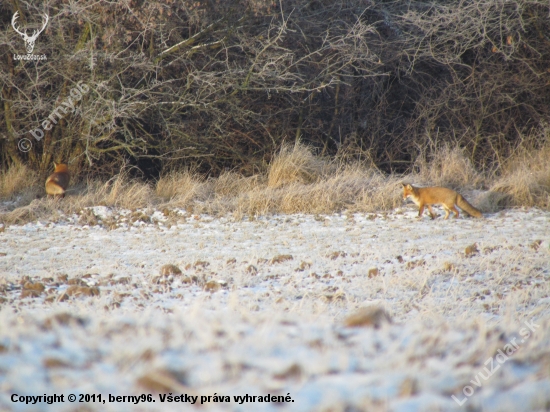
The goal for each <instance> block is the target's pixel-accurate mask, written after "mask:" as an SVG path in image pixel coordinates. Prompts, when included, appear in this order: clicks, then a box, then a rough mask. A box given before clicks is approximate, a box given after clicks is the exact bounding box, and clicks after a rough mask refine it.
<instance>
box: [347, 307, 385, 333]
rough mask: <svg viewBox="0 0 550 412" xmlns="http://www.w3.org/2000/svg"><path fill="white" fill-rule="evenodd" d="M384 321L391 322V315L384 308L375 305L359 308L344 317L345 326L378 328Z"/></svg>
mask: <svg viewBox="0 0 550 412" xmlns="http://www.w3.org/2000/svg"><path fill="white" fill-rule="evenodd" d="M385 322H387V323H391V317H390V315H388V313H387V312H386V311H385V310H384V309H382V308H380V307H377V306H369V307H364V308H360V309H358V310H356V311H355V312H354V313H352V314H351V315H349V316H348V317H347V318H346V319H344V325H345V326H347V327H359V326H370V327H374V328H379V327H380V326H381V325H382V324H383V323H385Z"/></svg>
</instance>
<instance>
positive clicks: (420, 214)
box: [418, 205, 424, 217]
mask: <svg viewBox="0 0 550 412" xmlns="http://www.w3.org/2000/svg"><path fill="white" fill-rule="evenodd" d="M423 213H424V205H418V217H422V214H423Z"/></svg>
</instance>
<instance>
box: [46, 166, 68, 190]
mask: <svg viewBox="0 0 550 412" xmlns="http://www.w3.org/2000/svg"><path fill="white" fill-rule="evenodd" d="M54 165H55V170H54V172H53V173H52V174H51V175H50V176H49V177H48V178H47V179H46V193H47V194H48V195H52V196H56V197H57V196H59V197H65V191H66V190H67V187H68V186H69V179H70V175H69V168H68V167H67V165H66V164H65V163H55V162H54Z"/></svg>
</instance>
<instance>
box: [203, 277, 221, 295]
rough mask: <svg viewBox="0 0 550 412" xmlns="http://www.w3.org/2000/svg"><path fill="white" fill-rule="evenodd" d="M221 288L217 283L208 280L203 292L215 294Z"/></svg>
mask: <svg viewBox="0 0 550 412" xmlns="http://www.w3.org/2000/svg"><path fill="white" fill-rule="evenodd" d="M221 288H222V285H220V284H219V282H217V281H215V280H209V281H208V282H206V284H205V285H204V290H205V291H207V292H211V293H214V292H217V291H218V290H220V289H221Z"/></svg>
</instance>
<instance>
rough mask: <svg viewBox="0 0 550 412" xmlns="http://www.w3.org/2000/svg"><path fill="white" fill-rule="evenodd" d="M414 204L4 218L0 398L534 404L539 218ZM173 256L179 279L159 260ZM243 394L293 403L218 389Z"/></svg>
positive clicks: (549, 290) (547, 264)
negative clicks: (464, 214) (236, 214)
mask: <svg viewBox="0 0 550 412" xmlns="http://www.w3.org/2000/svg"><path fill="white" fill-rule="evenodd" d="M415 215H416V210H414V209H413V208H412V207H411V208H408V209H403V210H397V211H395V212H393V213H390V214H385V215H373V214H355V215H352V214H348V215H346V214H342V215H340V214H338V215H330V216H305V215H288V216H273V217H265V218H258V219H244V220H242V221H241V220H239V221H235V220H232V219H230V218H212V217H209V216H195V215H192V214H188V213H185V212H184V211H179V210H164V211H153V210H143V211H138V212H130V211H124V210H110V209H107V208H105V207H96V208H93V209H89V210H88V211H85V212H84V213H82V214H81V215H80V216H72V217H68V218H64V219H61V220H60V221H58V222H56V223H51V222H50V223H48V222H35V223H30V224H26V225H23V226H9V227H7V228H6V229H5V230H4V232H2V233H0V273H1V279H0V302H1V306H0V308H1V309H0V409H1V410H6V411H19V410H39V411H40V410H48V411H73V410H86V411H88V410H92V411H96V410H97V411H126V410H146V411H148V410H178V411H181V410H189V409H191V408H193V407H192V406H190V405H182V404H181V403H168V402H164V403H162V402H161V400H160V397H159V395H158V394H159V393H162V394H164V393H171V394H172V395H181V394H187V395H192V396H197V397H198V398H197V403H196V404H195V407H196V406H197V404H200V403H201V401H200V399H201V396H209V395H210V396H211V401H210V402H208V401H207V402H205V403H203V405H202V406H201V405H199V406H200V407H201V409H202V410H238V411H249V410H258V411H279V410H291V411H386V410H389V411H447V410H449V411H452V410H469V411H534V410H539V411H544V410H549V409H550V213H548V212H541V211H538V210H535V209H529V210H507V211H504V212H501V213H498V214H494V215H489V216H487V218H485V219H482V220H476V219H462V218H460V219H458V220H452V219H451V220H448V221H445V220H443V219H441V218H440V219H436V220H435V221H431V220H429V219H428V218H427V217H425V218H424V219H422V220H418V219H416V218H415V217H414V216H415ZM169 264H171V265H175V266H177V267H178V268H179V269H180V270H181V272H182V273H181V274H180V273H178V271H177V269H175V268H170V267H165V268H164V269H163V271H162V273H161V268H162V267H163V266H164V265H169ZM363 307H371V309H370V310H374V309H372V307H375V308H379V309H383V310H385V311H386V312H387V314H388V315H389V317H391V322H388V321H387V318H386V317H385V316H384V315H383V313H382V312H381V311H379V312H378V313H377V314H378V315H380V316H378V318H377V317H376V316H374V318H375V319H373V316H369V315H368V314H365V313H363V312H361V311H360V308H363ZM358 310H359V312H357V311H358ZM373 322H374V323H375V324H376V325H374V326H376V327H374V326H373V324H372V323H373ZM361 323H364V324H363V325H356V326H355V327H353V326H350V325H354V324H361ZM369 323H370V324H369ZM13 394H17V395H35V396H36V395H44V394H46V395H52V394H64V396H65V402H64V403H57V404H52V405H47V404H45V403H41V404H36V405H34V406H32V405H25V404H22V403H14V402H12V400H11V399H12V395H13ZM69 394H76V395H77V396H78V395H79V394H90V395H92V394H102V399H103V400H106V402H105V404H103V403H97V402H96V403H93V402H88V403H78V402H76V403H70V402H68V401H67V396H68V395H69ZM109 394H111V395H113V396H123V395H141V394H152V395H153V397H152V399H154V400H155V401H156V402H155V403H143V402H142V403H139V404H138V405H137V406H136V405H133V404H131V403H115V402H109V401H108V396H109ZM245 394H248V395H255V396H258V395H262V396H264V395H267V394H270V395H284V396H287V394H289V396H290V397H291V399H292V400H293V402H288V403H283V404H277V403H264V402H254V403H253V402H248V403H242V404H239V403H238V402H235V401H234V398H233V396H240V395H245ZM214 395H216V396H220V395H221V396H222V397H225V396H230V402H224V403H220V402H214V400H219V398H214ZM452 395H454V396H455V398H456V400H457V401H455V400H453V399H452V398H451V396H452ZM223 399H225V400H227V398H222V400H223ZM287 399H288V398H287ZM458 403H462V406H460V407H459V405H458Z"/></svg>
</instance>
